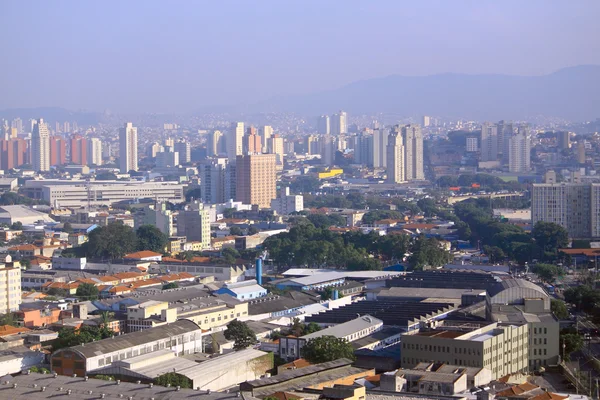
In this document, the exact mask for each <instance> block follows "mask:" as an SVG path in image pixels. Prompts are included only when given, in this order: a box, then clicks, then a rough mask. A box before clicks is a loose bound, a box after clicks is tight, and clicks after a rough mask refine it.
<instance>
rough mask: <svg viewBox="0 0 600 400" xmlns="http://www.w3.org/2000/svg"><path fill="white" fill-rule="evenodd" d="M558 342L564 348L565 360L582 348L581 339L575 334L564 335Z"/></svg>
mask: <svg viewBox="0 0 600 400" xmlns="http://www.w3.org/2000/svg"><path fill="white" fill-rule="evenodd" d="M560 341H561V342H562V345H563V346H564V354H565V358H566V359H570V357H569V355H570V354H571V353H573V352H575V351H579V350H581V349H582V348H583V338H582V337H581V335H579V334H577V333H565V334H562V335H560Z"/></svg>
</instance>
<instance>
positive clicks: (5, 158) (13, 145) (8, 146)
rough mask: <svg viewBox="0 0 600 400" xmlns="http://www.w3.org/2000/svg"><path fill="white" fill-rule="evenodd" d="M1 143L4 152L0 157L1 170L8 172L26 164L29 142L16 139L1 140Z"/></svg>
mask: <svg viewBox="0 0 600 400" xmlns="http://www.w3.org/2000/svg"><path fill="white" fill-rule="evenodd" d="M0 143H1V152H2V154H1V155H0V168H2V169H3V170H4V171H8V170H9V169H12V168H18V167H20V166H21V165H23V164H25V159H26V153H27V142H25V140H23V139H20V138H16V139H8V140H0Z"/></svg>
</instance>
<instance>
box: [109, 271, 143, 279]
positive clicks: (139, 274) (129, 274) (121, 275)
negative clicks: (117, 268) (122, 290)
mask: <svg viewBox="0 0 600 400" xmlns="http://www.w3.org/2000/svg"><path fill="white" fill-rule="evenodd" d="M113 276H114V277H115V278H117V279H129V278H139V277H142V276H146V274H144V273H142V272H117V273H116V274H113Z"/></svg>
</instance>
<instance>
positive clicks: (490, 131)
mask: <svg viewBox="0 0 600 400" xmlns="http://www.w3.org/2000/svg"><path fill="white" fill-rule="evenodd" d="M498 142H499V140H498V125H496V124H491V123H489V122H484V123H483V124H482V125H481V161H483V162H488V161H497V160H498Z"/></svg>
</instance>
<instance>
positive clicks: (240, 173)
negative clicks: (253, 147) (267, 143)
mask: <svg viewBox="0 0 600 400" xmlns="http://www.w3.org/2000/svg"><path fill="white" fill-rule="evenodd" d="M275 164H276V155H275V154H250V155H241V156H238V157H237V161H236V182H237V184H236V200H237V201H241V202H242V203H244V204H257V205H258V206H259V207H261V208H268V207H270V206H271V200H273V199H275V198H277V188H276V181H277V176H276V172H275V169H276V167H275Z"/></svg>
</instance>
